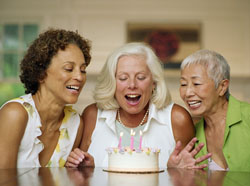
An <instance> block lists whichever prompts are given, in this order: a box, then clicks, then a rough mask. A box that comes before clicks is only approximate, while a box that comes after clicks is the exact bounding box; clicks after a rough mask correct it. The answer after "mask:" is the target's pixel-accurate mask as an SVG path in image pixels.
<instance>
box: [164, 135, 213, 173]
mask: <svg viewBox="0 0 250 186" xmlns="http://www.w3.org/2000/svg"><path fill="white" fill-rule="evenodd" d="M196 141H197V138H193V139H192V140H191V141H190V142H189V143H188V144H187V145H186V147H184V148H183V149H182V150H181V142H180V141H178V142H177V143H176V146H175V149H174V151H173V152H172V154H171V155H170V157H169V160H168V163H167V167H168V168H173V167H174V168H187V169H203V168H205V167H207V166H208V165H207V164H201V165H197V164H199V163H201V162H203V161H204V160H206V159H208V158H210V157H211V156H212V154H211V153H208V154H206V155H204V156H201V157H199V158H197V159H195V156H196V155H197V154H198V153H199V152H200V150H201V149H202V148H203V147H204V144H202V143H200V144H198V146H197V147H195V148H194V145H195V143H196Z"/></svg>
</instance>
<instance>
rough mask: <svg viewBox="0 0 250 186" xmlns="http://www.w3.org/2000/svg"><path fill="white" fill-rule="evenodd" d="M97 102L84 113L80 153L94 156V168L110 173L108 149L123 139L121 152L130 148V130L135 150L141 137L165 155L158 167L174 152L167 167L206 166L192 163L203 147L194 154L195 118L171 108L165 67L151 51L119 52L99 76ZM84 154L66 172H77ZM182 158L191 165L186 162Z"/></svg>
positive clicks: (135, 47)
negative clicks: (108, 170)
mask: <svg viewBox="0 0 250 186" xmlns="http://www.w3.org/2000/svg"><path fill="white" fill-rule="evenodd" d="M94 99H95V101H96V103H95V104H92V105H90V106H88V107H87V108H86V109H85V110H84V111H83V113H82V118H83V121H84V125H85V127H84V135H83V139H82V143H81V146H80V149H81V150H83V151H88V152H89V153H90V154H91V155H93V157H94V160H95V166H97V167H107V165H108V162H107V161H108V157H107V156H108V153H107V152H106V151H105V149H107V148H108V147H115V146H118V143H119V137H120V136H119V135H120V133H123V138H122V139H123V140H122V146H129V144H130V132H131V129H133V131H135V136H134V138H135V146H139V138H140V131H141V132H142V136H143V138H142V139H143V140H142V146H145V147H155V148H159V149H161V153H160V155H159V167H163V168H165V167H166V165H167V162H168V160H169V158H170V155H171V153H172V152H173V153H172V155H171V158H170V159H171V161H169V163H168V167H194V168H203V167H205V166H206V165H196V163H199V162H201V161H203V159H204V158H207V157H208V156H209V155H205V156H204V157H203V158H200V159H198V160H195V159H194V158H193V157H194V156H195V155H196V153H197V152H199V150H200V149H201V148H202V147H203V145H202V144H200V145H198V146H197V148H195V149H192V147H193V145H194V143H195V142H196V139H195V138H194V139H193V140H191V139H192V138H193V137H194V136H195V130H194V125H193V122H192V118H191V116H190V114H189V113H188V112H187V111H186V110H185V109H184V108H183V107H181V106H179V105H177V104H174V103H173V102H171V96H170V93H169V91H168V88H167V87H166V82H165V80H164V73H163V70H162V67H161V64H160V62H159V60H158V58H157V57H156V55H155V53H154V52H153V51H152V49H151V48H150V47H149V46H148V45H146V44H144V43H129V44H125V45H124V46H122V47H120V48H118V49H116V50H115V51H114V52H113V53H112V54H111V55H110V56H109V57H108V59H107V61H106V63H105V65H104V67H103V69H102V71H101V73H100V75H99V76H98V80H97V84H96V88H95V91H94ZM178 141H179V142H178ZM189 141H191V142H190V143H189V145H187V144H188V142H189ZM177 142H178V143H177ZM186 145H187V147H186V148H184V147H185V146H186ZM175 146H176V148H175ZM190 147H191V148H190ZM183 148H184V149H183ZM80 149H75V150H74V151H73V152H72V153H71V155H70V157H69V158H68V162H67V163H66V165H67V166H71V167H77V166H78V165H79V164H80V162H81V161H83V159H84V156H83V155H82V153H81V150H80ZM181 150H182V151H181ZM184 155H187V156H185V157H187V158H191V160H190V161H182V160H183V159H182V156H184ZM187 162H188V163H187Z"/></svg>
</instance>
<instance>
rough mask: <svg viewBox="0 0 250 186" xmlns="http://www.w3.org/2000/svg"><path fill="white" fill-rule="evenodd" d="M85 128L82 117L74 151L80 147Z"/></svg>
mask: <svg viewBox="0 0 250 186" xmlns="http://www.w3.org/2000/svg"><path fill="white" fill-rule="evenodd" d="M83 127H84V126H83V120H82V117H80V125H79V127H78V130H77V134H76V139H75V142H74V145H73V149H75V148H77V147H79V146H80V143H81V140H82V136H83Z"/></svg>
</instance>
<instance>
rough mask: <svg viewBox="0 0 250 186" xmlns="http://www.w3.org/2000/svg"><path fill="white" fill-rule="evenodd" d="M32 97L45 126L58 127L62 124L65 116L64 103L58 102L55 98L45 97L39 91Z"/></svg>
mask: <svg viewBox="0 0 250 186" xmlns="http://www.w3.org/2000/svg"><path fill="white" fill-rule="evenodd" d="M32 97H33V100H34V102H35V106H36V109H37V111H38V113H39V116H40V119H41V123H42V126H43V127H45V128H58V125H60V124H61V121H62V119H63V117H64V111H63V110H64V105H60V104H57V103H56V102H55V101H53V100H49V99H45V98H44V97H43V96H42V95H41V94H39V93H37V94H35V95H33V96H32ZM59 127H60V126H59Z"/></svg>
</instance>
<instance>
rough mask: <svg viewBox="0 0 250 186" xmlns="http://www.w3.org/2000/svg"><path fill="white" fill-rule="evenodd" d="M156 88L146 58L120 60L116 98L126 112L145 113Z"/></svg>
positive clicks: (123, 57) (131, 57) (130, 57)
mask: <svg viewBox="0 0 250 186" xmlns="http://www.w3.org/2000/svg"><path fill="white" fill-rule="evenodd" d="M154 87H155V85H154V83H153V79H152V74H151V72H150V70H149V68H148V66H147V64H146V59H145V58H144V57H142V56H135V55H132V56H122V57H121V58H120V59H119V60H118V63H117V69H116V92H115V98H116V100H117V102H118V104H119V105H120V107H121V108H122V109H123V110H124V111H125V112H127V113H129V114H138V113H140V112H144V110H143V109H144V108H145V107H146V105H147V104H148V102H149V100H150V98H151V95H152V91H153V89H154Z"/></svg>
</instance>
